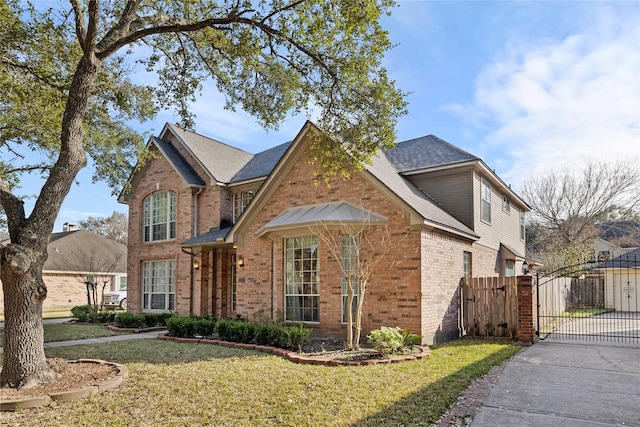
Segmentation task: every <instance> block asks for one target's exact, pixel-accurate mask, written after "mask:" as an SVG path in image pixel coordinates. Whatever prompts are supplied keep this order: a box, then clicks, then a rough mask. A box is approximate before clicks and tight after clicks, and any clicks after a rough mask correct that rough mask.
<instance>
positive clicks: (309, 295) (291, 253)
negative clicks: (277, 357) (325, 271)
mask: <svg viewBox="0 0 640 427" xmlns="http://www.w3.org/2000/svg"><path fill="white" fill-rule="evenodd" d="M285 248H286V249H285V266H284V281H285V314H286V320H289V321H304V322H317V321H318V319H319V294H320V286H319V279H318V276H319V274H318V273H319V272H318V237H317V236H306V237H294V238H290V239H286V240H285Z"/></svg>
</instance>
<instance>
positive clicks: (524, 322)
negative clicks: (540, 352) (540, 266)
mask: <svg viewBox="0 0 640 427" xmlns="http://www.w3.org/2000/svg"><path fill="white" fill-rule="evenodd" d="M517 283H518V341H520V342H522V343H525V344H533V340H534V337H535V330H534V327H533V316H534V314H535V313H534V310H533V308H534V306H535V305H534V302H533V276H518V277H517Z"/></svg>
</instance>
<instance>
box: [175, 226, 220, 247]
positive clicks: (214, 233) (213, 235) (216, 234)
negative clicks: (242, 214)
mask: <svg viewBox="0 0 640 427" xmlns="http://www.w3.org/2000/svg"><path fill="white" fill-rule="evenodd" d="M229 230H231V227H224V228H212V229H211V230H209V231H208V232H207V233H204V234H201V235H199V236H196V237H193V238H191V239H189V240H185V241H184V242H182V243H181V245H182V246H189V245H200V244H202V243H213V242H216V241H217V240H218V239H224V238H225V237H226V235H227V234H228V233H229Z"/></svg>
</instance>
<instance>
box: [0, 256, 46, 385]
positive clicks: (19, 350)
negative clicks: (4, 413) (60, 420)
mask: <svg viewBox="0 0 640 427" xmlns="http://www.w3.org/2000/svg"><path fill="white" fill-rule="evenodd" d="M26 252H27V251H26V250H25V249H24V248H22V247H20V246H18V245H14V244H11V245H8V246H6V247H5V248H3V249H2V263H1V267H0V277H1V278H2V290H3V292H4V301H5V305H4V315H5V324H4V344H3V366H2V374H1V375H0V386H2V387H4V386H9V387H14V388H28V387H30V386H34V385H37V384H39V383H41V382H47V381H50V380H51V379H53V378H54V376H55V373H54V372H53V370H51V368H50V367H49V365H48V363H47V361H46V358H45V354H44V346H43V342H44V336H43V329H42V302H43V301H44V299H45V298H46V296H47V288H46V286H45V285H44V282H43V281H42V273H41V270H40V271H34V270H38V268H39V267H38V264H39V263H38V262H35V263H32V262H31V260H30V259H29V257H28V255H27V253H26Z"/></svg>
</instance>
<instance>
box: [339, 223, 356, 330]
mask: <svg viewBox="0 0 640 427" xmlns="http://www.w3.org/2000/svg"><path fill="white" fill-rule="evenodd" d="M359 241H360V236H358V235H355V236H350V235H348V234H344V235H343V236H342V323H348V315H349V311H348V310H349V309H348V307H349V282H351V288H352V289H353V300H352V302H351V316H352V317H351V318H352V319H353V320H354V321H355V316H356V307H357V305H358V281H359V274H358V273H359V271H358V249H357V248H358V245H359Z"/></svg>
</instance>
